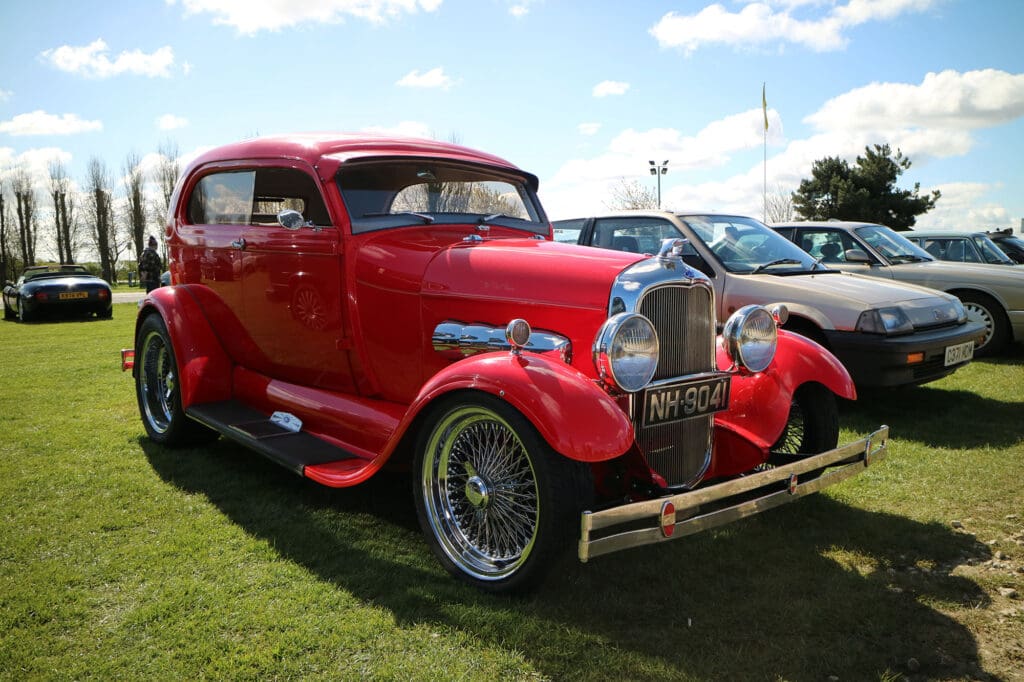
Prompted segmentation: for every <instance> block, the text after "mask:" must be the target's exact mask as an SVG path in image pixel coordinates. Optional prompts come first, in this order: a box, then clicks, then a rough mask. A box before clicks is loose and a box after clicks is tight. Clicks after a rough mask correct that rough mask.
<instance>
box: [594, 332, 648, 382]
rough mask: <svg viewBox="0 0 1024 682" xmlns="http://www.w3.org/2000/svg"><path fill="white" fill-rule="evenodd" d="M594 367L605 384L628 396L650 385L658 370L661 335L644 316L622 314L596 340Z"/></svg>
mask: <svg viewBox="0 0 1024 682" xmlns="http://www.w3.org/2000/svg"><path fill="white" fill-rule="evenodd" d="M594 366H595V367H597V374H598V376H600V377H601V380H602V381H606V382H608V383H610V384H612V385H613V386H614V387H615V388H617V389H619V390H621V391H625V392H627V393H635V392H636V391H639V390H640V389H642V388H643V387H644V386H646V385H647V384H649V383H650V381H651V379H652V378H653V377H654V371H655V370H656V369H657V368H658V333H657V332H656V331H655V330H654V325H653V324H651V321H650V320H648V319H647V318H646V317H644V316H643V315H639V314H637V313H619V314H618V315H613V316H612V317H609V318H608V319H607V320H605V323H604V324H603V325H601V329H600V330H599V331H598V332H597V337H596V338H595V339H594Z"/></svg>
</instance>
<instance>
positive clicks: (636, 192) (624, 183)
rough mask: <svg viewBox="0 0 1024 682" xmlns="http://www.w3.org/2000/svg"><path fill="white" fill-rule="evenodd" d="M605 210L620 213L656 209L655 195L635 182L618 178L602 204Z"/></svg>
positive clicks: (656, 198)
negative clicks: (631, 210) (637, 209)
mask: <svg viewBox="0 0 1024 682" xmlns="http://www.w3.org/2000/svg"><path fill="white" fill-rule="evenodd" d="M604 205H605V207H606V208H608V209H610V210H612V211H621V210H627V209H636V208H651V209H656V208H658V196H657V193H656V192H655V191H654V190H652V189H649V188H647V187H644V186H643V185H642V184H641V183H640V182H638V181H636V180H627V179H626V178H619V181H618V182H617V183H616V184H614V185H612V187H611V194H610V196H609V197H608V200H607V201H605V202H604Z"/></svg>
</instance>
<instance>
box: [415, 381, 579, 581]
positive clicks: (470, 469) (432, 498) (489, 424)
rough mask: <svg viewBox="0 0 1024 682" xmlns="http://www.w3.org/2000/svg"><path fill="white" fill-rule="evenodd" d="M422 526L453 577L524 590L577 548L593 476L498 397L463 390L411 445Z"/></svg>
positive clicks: (443, 404) (439, 410) (447, 401)
mask: <svg viewBox="0 0 1024 682" xmlns="http://www.w3.org/2000/svg"><path fill="white" fill-rule="evenodd" d="M413 471H414V481H413V494H414V496H415V499H416V511H417V515H418V517H419V521H420V526H421V527H422V529H423V534H424V535H425V536H426V538H427V542H428V543H429V544H430V548H431V550H432V551H433V552H434V554H435V556H437V558H438V560H439V561H440V562H441V564H442V565H443V566H444V567H445V569H446V570H447V571H448V572H449V573H451V574H452V575H453V576H455V577H456V578H458V579H459V580H462V581H464V582H466V583H468V584H470V585H473V586H475V587H477V588H480V589H482V590H485V591H488V592H494V593H506V592H519V591H523V590H526V589H528V588H530V587H532V586H533V585H535V584H536V583H537V582H538V581H539V580H541V579H542V578H543V577H544V575H545V574H546V572H548V571H549V570H551V569H552V568H553V567H554V566H555V564H556V562H557V561H558V560H559V559H560V557H561V556H562V555H563V554H564V553H565V552H566V551H567V550H572V549H574V548H575V546H576V544H575V543H576V539H577V537H578V536H577V534H576V533H577V529H578V528H579V523H580V513H581V512H582V511H583V509H584V507H585V505H586V503H587V502H588V501H589V499H590V496H591V495H592V494H593V484H592V481H591V476H590V469H589V467H588V466H587V465H585V464H583V463H581V462H576V461H573V460H570V459H567V458H565V457H562V456H561V455H559V454H557V453H555V452H554V451H553V450H552V449H551V448H550V446H549V445H548V444H547V443H546V442H545V441H544V439H543V438H541V436H540V434H539V433H538V432H537V430H536V429H535V428H534V427H533V425H532V424H531V423H530V422H529V421H528V420H527V419H526V418H525V417H523V415H522V414H520V413H519V412H518V411H516V410H515V409H513V408H512V407H511V406H509V405H508V404H507V403H505V402H504V401H502V400H498V399H497V398H494V397H492V396H490V395H487V394H478V393H472V394H470V393H463V394H459V395H456V396H453V397H451V398H448V399H445V400H443V401H442V402H441V403H439V404H438V405H437V406H436V407H435V408H433V409H432V411H431V413H430V415H429V417H428V421H427V423H426V425H425V428H424V429H423V430H422V431H421V435H420V437H419V441H418V443H417V448H416V461H415V468H414V470H413Z"/></svg>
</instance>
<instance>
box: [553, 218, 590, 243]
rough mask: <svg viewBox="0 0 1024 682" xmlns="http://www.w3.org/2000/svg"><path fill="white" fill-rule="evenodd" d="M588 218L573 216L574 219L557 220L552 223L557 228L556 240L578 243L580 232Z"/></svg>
mask: <svg viewBox="0 0 1024 682" xmlns="http://www.w3.org/2000/svg"><path fill="white" fill-rule="evenodd" d="M586 222H587V219H586V218H573V219H572V220H556V221H555V222H554V223H552V226H553V227H554V230H555V241H556V242H562V243H563V244H576V243H577V242H579V239H580V232H582V231H583V225H584V224H585V223H586Z"/></svg>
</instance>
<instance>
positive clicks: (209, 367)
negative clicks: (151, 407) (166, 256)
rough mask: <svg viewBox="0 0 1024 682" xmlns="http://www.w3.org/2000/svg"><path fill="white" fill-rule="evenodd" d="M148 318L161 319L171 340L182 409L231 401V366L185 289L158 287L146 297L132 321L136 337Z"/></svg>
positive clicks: (200, 311)
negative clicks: (153, 316)
mask: <svg viewBox="0 0 1024 682" xmlns="http://www.w3.org/2000/svg"><path fill="white" fill-rule="evenodd" d="M151 314H159V315H160V317H162V318H163V320H164V324H165V325H167V332H168V333H169V334H170V336H171V346H172V347H173V348H174V357H175V359H176V360H177V363H178V385H179V386H180V390H181V406H182V408H185V407H188V406H190V405H195V404H199V403H207V402H217V401H221V400H228V399H229V398H231V367H232V362H231V360H230V358H228V355H227V353H225V352H224V348H223V346H221V344H220V341H219V340H218V339H217V337H216V336H215V335H214V333H213V329H212V328H211V327H210V324H209V322H207V320H206V315H205V314H204V312H203V309H202V308H201V307H200V306H199V304H198V303H197V302H196V300H195V298H194V297H193V296H192V295H191V293H190V292H189V290H188V288H187V287H180V286H178V287H160V288H159V289H155V290H153V292H152V293H150V294H149V295H147V296H146V298H144V299H143V300H142V305H141V307H140V308H139V315H138V318H137V319H136V321H135V334H136V336H138V329H139V325H140V324H141V323H142V320H143V319H144V318H145V316H146V315H151ZM137 343H138V342H137V341H136V345H137ZM141 361H142V358H136V362H137V363H138V362H141ZM135 370H136V371H138V365H137V364H136V368H135Z"/></svg>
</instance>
